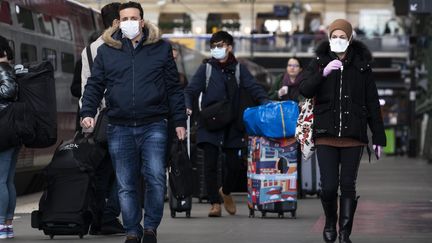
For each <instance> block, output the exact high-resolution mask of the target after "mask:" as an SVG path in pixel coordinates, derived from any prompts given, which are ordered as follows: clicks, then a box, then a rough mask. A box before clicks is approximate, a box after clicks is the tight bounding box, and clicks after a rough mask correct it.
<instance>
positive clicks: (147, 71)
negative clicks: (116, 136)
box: [80, 22, 186, 127]
mask: <svg viewBox="0 0 432 243" xmlns="http://www.w3.org/2000/svg"><path fill="white" fill-rule="evenodd" d="M143 32H144V35H143V38H142V40H141V41H140V42H139V43H138V44H137V47H136V48H135V49H134V48H133V46H132V42H131V41H130V40H129V39H127V38H122V33H121V31H120V30H119V29H118V28H110V29H108V30H107V31H105V33H104V34H103V40H104V41H105V44H103V45H102V46H100V47H99V49H98V52H97V56H96V59H95V61H94V64H93V67H92V71H91V73H92V74H91V77H90V78H89V79H88V81H87V85H86V87H85V91H84V95H83V100H82V101H83V106H82V109H81V112H80V114H81V117H94V116H95V114H96V110H97V108H98V107H99V103H100V101H101V99H102V97H103V96H104V91H105V89H106V91H105V99H106V105H107V107H108V112H107V114H108V117H109V122H110V123H112V124H117V125H126V126H139V125H143V124H148V123H151V122H157V121H160V120H162V119H172V121H173V122H174V124H175V126H176V127H179V126H183V127H185V126H186V111H185V106H184V96H183V92H182V89H181V87H180V84H179V80H178V77H179V74H178V71H177V67H176V64H175V62H174V59H173V56H172V49H171V45H170V44H169V43H168V42H166V41H164V40H162V39H160V33H159V30H158V28H157V27H156V26H154V25H153V24H150V23H148V22H146V24H145V27H144V28H143Z"/></svg>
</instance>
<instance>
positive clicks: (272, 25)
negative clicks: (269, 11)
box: [264, 19, 279, 32]
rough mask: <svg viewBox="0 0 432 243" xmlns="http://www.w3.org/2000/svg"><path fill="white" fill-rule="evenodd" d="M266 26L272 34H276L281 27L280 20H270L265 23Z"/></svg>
mask: <svg viewBox="0 0 432 243" xmlns="http://www.w3.org/2000/svg"><path fill="white" fill-rule="evenodd" d="M264 26H265V27H266V29H267V30H268V31H270V32H275V31H276V30H277V29H278V27H279V20H276V19H268V20H266V21H265V22H264Z"/></svg>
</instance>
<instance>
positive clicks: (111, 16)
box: [101, 2, 121, 29]
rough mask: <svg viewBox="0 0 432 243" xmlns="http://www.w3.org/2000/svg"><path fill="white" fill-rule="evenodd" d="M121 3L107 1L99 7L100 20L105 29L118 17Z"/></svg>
mask: <svg viewBox="0 0 432 243" xmlns="http://www.w3.org/2000/svg"><path fill="white" fill-rule="evenodd" d="M120 5H121V3H117V2H114V3H109V4H107V5H105V6H104V7H103V8H102V9H101V15H102V21H103V24H104V27H105V29H108V28H109V27H111V25H112V22H113V21H114V20H115V19H119V18H120V17H119V7H120Z"/></svg>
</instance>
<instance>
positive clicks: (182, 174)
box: [168, 140, 193, 200]
mask: <svg viewBox="0 0 432 243" xmlns="http://www.w3.org/2000/svg"><path fill="white" fill-rule="evenodd" d="M168 163H169V183H170V188H171V192H172V193H173V195H174V197H175V198H177V199H178V200H181V199H184V198H187V197H189V196H191V195H192V193H193V175H192V164H191V161H190V159H189V155H188V151H187V147H186V141H180V140H177V142H175V143H174V144H173V146H172V149H171V153H170V155H169V160H168Z"/></svg>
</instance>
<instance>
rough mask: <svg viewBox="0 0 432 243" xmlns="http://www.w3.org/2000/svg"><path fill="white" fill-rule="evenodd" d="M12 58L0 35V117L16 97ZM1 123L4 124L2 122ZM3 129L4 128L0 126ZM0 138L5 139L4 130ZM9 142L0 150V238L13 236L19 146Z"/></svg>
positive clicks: (6, 43)
mask: <svg viewBox="0 0 432 243" xmlns="http://www.w3.org/2000/svg"><path fill="white" fill-rule="evenodd" d="M12 60H13V51H12V49H11V48H10V47H9V44H8V41H7V40H6V39H5V38H4V37H2V36H0V118H5V117H3V115H4V114H2V113H3V112H5V111H6V109H7V108H8V106H9V105H11V104H12V103H13V102H15V101H16V100H17V98H18V84H17V83H16V82H15V72H14V70H13V68H12V66H11V65H10V62H11V61H12ZM7 123H8V122H7ZM1 124H2V126H3V125H6V124H5V123H4V122H2V123H1ZM8 127H9V126H8ZM3 129H5V128H4V127H1V128H0V130H3ZM6 129H7V128H6ZM0 139H3V140H5V139H7V136H6V134H4V132H2V135H1V138H0ZM2 142H4V141H2ZM11 142H12V140H7V144H6V145H7V146H8V147H7V148H3V149H1V150H0V239H6V238H13V237H14V231H13V226H12V220H13V217H14V213H15V205H16V191H15V183H14V177H15V168H16V163H17V160H18V152H19V147H20V146H17V144H16V143H15V142H18V141H15V139H13V144H10V143H11Z"/></svg>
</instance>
